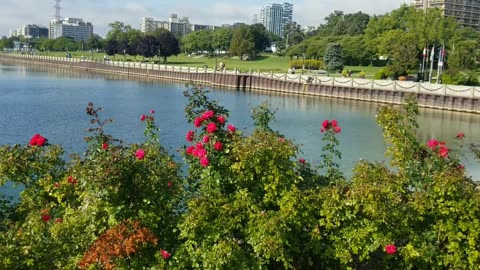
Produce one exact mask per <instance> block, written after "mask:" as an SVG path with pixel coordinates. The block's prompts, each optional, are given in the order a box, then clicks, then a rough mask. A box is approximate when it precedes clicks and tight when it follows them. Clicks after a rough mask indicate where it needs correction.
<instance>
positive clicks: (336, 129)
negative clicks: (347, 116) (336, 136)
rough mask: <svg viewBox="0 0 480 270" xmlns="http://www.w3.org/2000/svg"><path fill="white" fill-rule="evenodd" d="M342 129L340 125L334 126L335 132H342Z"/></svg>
mask: <svg viewBox="0 0 480 270" xmlns="http://www.w3.org/2000/svg"><path fill="white" fill-rule="evenodd" d="M341 131H342V128H341V127H340V126H333V132H335V133H340V132H341Z"/></svg>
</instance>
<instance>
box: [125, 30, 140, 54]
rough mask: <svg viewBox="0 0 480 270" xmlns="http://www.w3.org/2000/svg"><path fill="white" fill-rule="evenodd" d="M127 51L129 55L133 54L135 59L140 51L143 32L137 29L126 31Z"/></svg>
mask: <svg viewBox="0 0 480 270" xmlns="http://www.w3.org/2000/svg"><path fill="white" fill-rule="evenodd" d="M126 34H127V42H128V44H127V53H128V54H129V55H133V56H134V58H135V61H136V59H137V55H138V54H141V53H140V47H141V43H142V38H143V33H142V32H141V31H140V30H138V29H131V30H129V31H128V32H127V33H126Z"/></svg>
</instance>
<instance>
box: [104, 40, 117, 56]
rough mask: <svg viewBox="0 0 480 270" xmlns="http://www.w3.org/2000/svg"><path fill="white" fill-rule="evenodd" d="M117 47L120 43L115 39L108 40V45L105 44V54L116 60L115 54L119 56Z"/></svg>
mask: <svg viewBox="0 0 480 270" xmlns="http://www.w3.org/2000/svg"><path fill="white" fill-rule="evenodd" d="M117 46H118V43H117V41H116V40H115V39H108V40H107V43H106V44H105V53H106V54H107V55H113V58H114V59H115V54H117V52H118V51H117Z"/></svg>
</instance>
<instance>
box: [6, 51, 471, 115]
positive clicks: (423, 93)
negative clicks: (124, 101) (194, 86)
mask: <svg viewBox="0 0 480 270" xmlns="http://www.w3.org/2000/svg"><path fill="white" fill-rule="evenodd" d="M0 60H4V61H12V62H22V63H28V64H32V63H33V64H39V65H48V66H56V67H62V68H68V69H76V70H84V71H94V72H102V73H109V74H118V75H123V76H127V77H130V76H132V77H143V78H148V79H169V80H178V81H185V82H188V81H192V82H196V83H200V84H203V85H213V86H220V87H228V88H235V89H239V90H253V89H259V90H267V91H275V92H284V93H293V94H301V95H316V96H326V97H333V98H343V99H353V100H363V101H370V102H376V103H388V104H401V103H402V101H403V99H404V98H405V96H406V95H408V94H414V95H415V96H416V97H417V100H418V104H419V106H421V107H427V108H434V109H442V110H452V111H461V112H469V113H480V87H471V86H454V85H442V84H430V83H416V82H409V81H391V80H368V79H354V78H333V77H325V76H321V77H320V76H318V77H308V76H305V75H303V76H302V75H294V74H278V73H262V72H259V71H258V72H252V71H249V72H248V73H240V72H238V71H237V70H222V71H217V70H214V69H208V68H190V67H176V66H168V65H156V64H144V63H132V62H119V61H116V62H114V61H107V62H95V61H88V60H83V61H82V60H80V59H74V58H60V57H48V56H34V55H21V54H20V55H19V54H0Z"/></svg>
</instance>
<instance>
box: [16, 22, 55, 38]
mask: <svg viewBox="0 0 480 270" xmlns="http://www.w3.org/2000/svg"><path fill="white" fill-rule="evenodd" d="M10 36H11V37H26V38H41V37H48V28H46V27H42V26H38V25H36V24H27V25H22V26H20V27H19V28H17V29H14V30H10Z"/></svg>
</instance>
